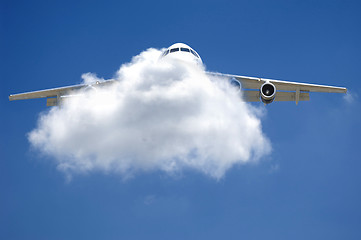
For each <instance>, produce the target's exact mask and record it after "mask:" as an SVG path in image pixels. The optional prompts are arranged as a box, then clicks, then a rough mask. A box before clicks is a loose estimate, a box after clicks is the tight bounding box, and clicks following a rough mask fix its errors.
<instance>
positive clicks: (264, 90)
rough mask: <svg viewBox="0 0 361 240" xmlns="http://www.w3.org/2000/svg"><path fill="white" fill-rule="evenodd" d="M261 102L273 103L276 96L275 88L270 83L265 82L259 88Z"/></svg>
mask: <svg viewBox="0 0 361 240" xmlns="http://www.w3.org/2000/svg"><path fill="white" fill-rule="evenodd" d="M259 91H260V93H261V94H260V95H261V100H262V102H263V103H265V104H270V103H271V102H273V100H274V99H275V96H276V86H275V85H273V84H272V83H270V82H265V83H264V84H263V85H262V86H261V88H260V90H259Z"/></svg>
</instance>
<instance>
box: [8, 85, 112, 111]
mask: <svg viewBox="0 0 361 240" xmlns="http://www.w3.org/2000/svg"><path fill="white" fill-rule="evenodd" d="M114 82H115V80H107V81H103V82H99V81H98V82H95V83H94V84H90V85H89V84H79V85H72V86H67V87H59V88H50V89H45V90H39V91H32V92H25V93H18V94H11V95H10V96H9V100H10V101H13V100H24V99H34V98H47V101H46V105H47V106H56V105H58V103H59V101H60V98H61V97H65V96H69V95H71V93H72V92H73V91H75V90H80V89H85V88H89V87H101V86H105V85H109V84H112V83H114Z"/></svg>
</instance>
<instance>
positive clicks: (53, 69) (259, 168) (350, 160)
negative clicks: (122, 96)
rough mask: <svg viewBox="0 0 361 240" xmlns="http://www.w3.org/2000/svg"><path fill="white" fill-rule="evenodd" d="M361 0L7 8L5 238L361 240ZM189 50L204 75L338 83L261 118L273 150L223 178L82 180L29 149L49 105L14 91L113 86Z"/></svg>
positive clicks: (1, 195) (0, 207) (2, 141)
mask: <svg viewBox="0 0 361 240" xmlns="http://www.w3.org/2000/svg"><path fill="white" fill-rule="evenodd" d="M360 11H361V4H360V3H359V2H358V1H173V2H170V1H164V2H163V1H157V2H154V1H52V2H51V3H50V2H49V1H30V2H29V1H1V5H0V36H1V37H0V71H1V83H2V87H1V88H0V94H1V99H0V107H1V112H2V115H1V116H2V117H1V118H0V128H1V130H0V131H1V135H0V136H1V137H0V156H1V157H0V238H1V239H79V238H81V239H83V238H87V239H122V238H124V239H139V238H146V237H147V238H151V239H166V238H167V239H169V238H172V239H185V238H187V239H220V238H228V239H240V238H244V239H261V238H262V239H264V238H267V239H290V238H293V239H305V238H307V239H326V238H327V239H340V238H343V239H360V238H361V205H360V202H361V174H360V168H361V161H360V160H361V158H360V156H359V148H360V146H359V136H360V135H361V128H360V121H361V114H360V109H361V108H360V107H361V106H360V98H359V96H361V88H360V84H359V82H360V80H361V68H360V66H361V58H360V56H361V45H360V42H361V32H360V27H361V15H360ZM175 42H185V43H188V44H189V45H190V46H191V47H193V48H194V49H196V50H197V51H198V53H199V54H200V55H201V57H202V59H203V61H204V62H205V64H206V66H207V69H208V70H211V71H219V72H223V73H232V74H240V75H246V76H259V77H267V78H275V79H283V80H291V81H301V82H310V83H319V84H328V85H336V86H346V87H347V88H348V89H349V92H350V93H351V96H352V101H346V100H345V98H344V96H343V95H341V94H311V101H310V102H301V103H300V104H299V105H298V106H295V104H294V103H292V102H290V103H275V104H270V105H268V106H267V107H265V108H262V109H263V110H264V111H265V115H264V117H263V118H262V127H263V131H264V133H265V134H266V136H267V137H268V138H269V139H270V141H271V144H272V148H273V151H272V153H271V154H270V155H269V156H267V157H265V158H263V159H262V160H261V161H260V162H259V163H258V164H249V165H243V166H236V167H233V168H232V169H231V170H229V171H228V172H227V173H226V175H225V176H224V178H222V179H221V180H219V181H217V180H215V179H212V178H209V177H207V176H205V175H203V174H200V173H197V172H192V171H185V172H183V174H182V175H181V176H177V177H172V176H168V175H166V174H164V173H162V172H149V173H142V174H138V175H136V177H134V178H132V179H130V180H128V181H123V180H122V178H121V177H120V176H118V175H116V174H104V173H101V172H99V173H97V172H95V173H94V172H93V173H89V174H83V175H77V176H75V177H74V178H73V180H72V181H71V182H69V183H67V182H66V180H65V177H64V174H63V173H61V172H59V171H58V170H56V165H55V164H54V162H53V161H51V159H49V158H46V157H43V156H41V154H39V153H38V152H37V151H34V150H33V149H31V148H30V144H29V142H28V140H27V134H28V133H29V132H30V131H31V130H32V129H34V128H35V127H36V123H37V119H38V116H39V113H40V112H42V111H44V110H46V107H45V101H44V100H43V99H40V100H29V101H16V102H9V101H8V95H9V94H10V93H17V92H24V91H30V90H38V89H45V88H52V87H60V86H66V85H72V84H77V83H80V82H81V78H80V77H81V74H83V73H86V72H94V73H97V75H98V76H99V77H104V78H111V77H112V76H113V75H114V73H115V72H116V71H117V69H118V68H119V66H120V65H121V64H122V63H125V62H128V61H130V59H131V57H132V56H134V55H136V54H138V53H140V52H141V51H143V50H145V49H147V48H149V47H155V48H162V47H168V46H169V45H171V44H173V43H175Z"/></svg>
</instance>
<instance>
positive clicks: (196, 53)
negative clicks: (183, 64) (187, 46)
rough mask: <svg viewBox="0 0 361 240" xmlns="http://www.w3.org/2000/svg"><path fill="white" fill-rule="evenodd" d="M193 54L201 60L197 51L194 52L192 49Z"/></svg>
mask: <svg viewBox="0 0 361 240" xmlns="http://www.w3.org/2000/svg"><path fill="white" fill-rule="evenodd" d="M191 53H192V54H193V55H194V56H196V57H197V58H199V56H198V54H197V53H196V52H195V51H193V50H192V49H191Z"/></svg>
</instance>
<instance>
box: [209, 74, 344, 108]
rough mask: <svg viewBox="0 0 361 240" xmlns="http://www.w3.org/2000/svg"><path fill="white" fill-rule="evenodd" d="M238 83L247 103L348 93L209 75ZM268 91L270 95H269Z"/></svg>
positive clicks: (300, 84)
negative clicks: (314, 93) (311, 94)
mask: <svg viewBox="0 0 361 240" xmlns="http://www.w3.org/2000/svg"><path fill="white" fill-rule="evenodd" d="M208 74H210V75H212V76H219V77H224V78H228V79H230V81H235V82H238V83H239V85H240V87H241V88H242V90H243V98H244V100H245V101H247V102H259V101H263V102H264V103H271V102H272V101H295V102H296V104H298V102H299V101H308V100H310V96H309V93H310V92H326V93H346V92H347V89H346V88H344V87H334V86H326V85H317V84H309V83H299V82H288V81H281V80H275V79H266V78H256V77H246V76H238V75H232V74H222V73H208ZM267 90H268V91H270V93H269V94H268V93H267Z"/></svg>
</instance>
